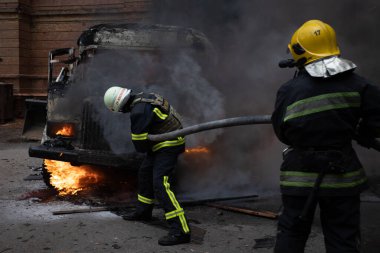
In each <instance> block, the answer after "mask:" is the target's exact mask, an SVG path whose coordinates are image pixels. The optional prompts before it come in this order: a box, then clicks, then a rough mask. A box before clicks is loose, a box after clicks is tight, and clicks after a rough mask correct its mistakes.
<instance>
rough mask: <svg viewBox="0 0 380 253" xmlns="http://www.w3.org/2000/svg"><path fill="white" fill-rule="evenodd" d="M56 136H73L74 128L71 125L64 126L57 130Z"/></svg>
mask: <svg viewBox="0 0 380 253" xmlns="http://www.w3.org/2000/svg"><path fill="white" fill-rule="evenodd" d="M55 134H56V135H62V136H73V135H74V128H73V126H72V125H68V124H67V125H64V126H63V127H62V128H61V129H59V130H58V131H57V132H56V133H55Z"/></svg>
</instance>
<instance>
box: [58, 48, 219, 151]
mask: <svg viewBox="0 0 380 253" xmlns="http://www.w3.org/2000/svg"><path fill="white" fill-rule="evenodd" d="M173 51H176V49H173ZM173 51H172V52H160V55H159V56H157V54H158V52H154V53H141V52H137V51H130V50H120V49H119V50H106V51H99V52H98V53H97V54H96V55H95V57H93V58H91V59H89V60H88V61H87V62H83V63H81V65H79V66H78V68H77V69H76V71H75V73H74V76H73V78H72V84H71V86H70V88H69V90H68V92H67V94H66V95H65V97H66V98H67V99H64V100H60V101H59V104H58V105H57V106H56V110H55V112H56V113H57V114H61V115H63V114H69V115H73V114H75V115H78V117H80V114H81V111H82V107H83V104H84V103H86V102H90V104H91V106H92V109H93V110H92V111H91V112H92V115H91V117H92V119H93V120H94V121H95V122H97V124H99V125H100V127H101V128H102V130H103V135H104V138H105V139H106V141H107V142H108V144H109V145H110V148H111V150H112V151H113V152H114V153H116V154H124V153H128V152H133V151H134V149H133V145H132V141H131V137H130V130H129V129H130V119H129V115H128V114H124V113H112V112H110V111H109V110H107V109H106V107H105V106H104V103H103V95H104V93H105V91H106V90H107V89H108V88H109V87H111V86H121V87H125V88H129V89H132V91H133V92H134V93H135V94H136V93H139V92H153V93H157V94H160V95H162V96H164V97H165V98H166V99H168V100H169V103H170V104H171V105H173V106H174V108H176V110H177V111H178V112H179V113H180V115H181V117H182V118H183V124H184V126H188V125H192V124H195V123H198V122H205V121H207V120H215V119H220V118H223V117H224V108H223V103H224V100H223V96H222V94H221V93H220V92H219V91H218V90H217V89H215V87H213V86H212V85H211V84H210V83H209V82H208V80H207V79H206V78H204V77H203V73H202V68H201V67H200V65H199V63H198V62H197V61H196V60H195V59H194V58H193V57H192V56H191V55H190V54H189V53H188V52H185V51H183V52H182V51H179V52H173ZM74 112H75V113H74ZM219 133H220V131H214V132H213V133H211V134H208V135H204V136H203V137H202V135H198V136H191V137H189V138H188V141H187V143H188V144H189V145H191V146H197V145H205V144H208V143H211V142H213V141H214V140H215V138H216V136H217V135H218V134H219Z"/></svg>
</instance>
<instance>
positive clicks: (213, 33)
mask: <svg viewBox="0 0 380 253" xmlns="http://www.w3.org/2000/svg"><path fill="white" fill-rule="evenodd" d="M379 7H380V4H379V3H378V2H377V1H375V0H370V1H356V0H347V1H344V3H343V1H327V0H321V1H303V0H295V1H280V0H269V1H258V0H218V1H215V0H183V1H175V0H157V1H154V5H153V10H152V20H153V21H154V22H157V23H162V24H171V25H180V26H185V27H192V28H195V29H198V30H200V31H202V32H203V33H205V34H206V36H207V37H208V38H209V39H210V40H211V42H212V43H213V45H214V47H215V49H216V53H217V56H218V63H217V65H216V66H215V67H214V71H211V80H212V84H213V85H214V86H215V87H216V88H217V89H218V90H219V91H220V92H221V93H222V94H223V95H224V96H225V111H226V116H227V117H234V116H241V115H253V114H270V113H271V112H272V111H273V107H274V101H275V96H276V92H277V89H278V88H279V87H280V85H281V84H283V83H285V82H286V81H288V80H289V79H291V78H292V77H293V74H294V70H284V69H279V68H278V67H277V66H278V62H279V61H280V60H282V59H286V58H290V57H291V56H290V55H287V54H286V48H287V44H288V42H289V41H290V37H291V35H292V34H293V32H294V31H295V30H296V29H297V28H298V27H299V26H300V25H301V24H303V23H304V22H305V21H307V20H310V19H320V20H323V21H325V22H327V23H329V24H330V25H332V26H333V27H334V28H335V30H336V32H337V37H338V43H339V46H340V49H341V51H342V56H343V57H344V58H347V59H350V60H352V61H354V62H355V63H356V64H357V65H358V66H359V67H358V69H357V72H358V73H359V74H362V75H364V76H366V77H367V78H369V79H370V80H373V81H374V82H379V81H380V74H379V73H378V71H377V70H376V69H377V64H376V61H377V60H378V59H379V56H380V55H379V54H380V51H379V50H377V45H379V42H380V35H379V33H378V32H377V31H376V29H377V27H378V25H379V23H380V20H379V19H378V17H379V14H380V13H379V11H380V8H379ZM283 147H284V145H282V144H281V143H279V141H278V140H277V139H276V137H275V136H274V133H273V130H272V129H271V127H270V126H248V127H236V128H233V129H228V130H224V131H223V133H222V134H221V135H220V136H218V139H217V140H216V142H215V143H214V145H213V146H212V148H213V151H214V152H213V154H212V155H211V157H210V159H211V160H212V161H209V160H207V159H206V158H204V157H202V158H198V161H194V159H195V160H196V159H197V158H194V159H192V161H189V159H187V158H186V157H184V158H183V163H184V164H185V167H186V170H185V171H183V172H181V173H183V175H180V177H181V187H183V189H184V191H185V192H192V193H194V194H205V195H207V194H225V193H229V194H233V192H238V193H239V194H241V193H244V192H246V193H252V192H260V193H261V194H262V193H264V192H268V191H269V192H271V191H277V190H278V184H279V176H278V175H279V167H280V163H281V160H282V157H281V150H282V148H283ZM360 153H361V152H360ZM361 158H362V160H363V164H364V165H365V167H366V168H367V170H368V171H369V172H370V174H371V173H373V171H374V168H375V167H376V164H378V163H379V158H376V159H375V158H373V157H372V159H368V158H367V157H365V156H363V157H361ZM199 168H202V169H199Z"/></svg>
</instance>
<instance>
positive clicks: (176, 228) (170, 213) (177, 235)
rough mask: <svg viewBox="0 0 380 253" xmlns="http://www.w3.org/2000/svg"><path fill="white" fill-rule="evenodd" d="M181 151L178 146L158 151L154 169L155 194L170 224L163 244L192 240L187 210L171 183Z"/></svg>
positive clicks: (162, 239) (160, 241) (162, 240)
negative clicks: (179, 201) (182, 205)
mask: <svg viewBox="0 0 380 253" xmlns="http://www.w3.org/2000/svg"><path fill="white" fill-rule="evenodd" d="M179 154H180V152H178V149H176V148H170V149H165V150H162V151H159V152H157V154H156V156H155V163H154V169H153V183H154V190H155V196H156V198H157V200H158V201H160V203H161V205H162V207H163V208H164V210H165V218H166V220H167V222H168V224H169V226H170V232H169V235H168V236H165V237H163V238H161V239H160V240H159V244H161V245H174V244H179V243H187V242H189V241H190V229H189V225H188V223H187V220H186V217H185V212H184V210H183V208H182V207H181V205H180V204H179V203H178V201H177V198H176V196H175V194H174V192H173V189H172V187H171V185H170V183H171V175H172V173H173V170H174V167H175V165H176V163H177V158H178V155H179Z"/></svg>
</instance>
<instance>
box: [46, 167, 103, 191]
mask: <svg viewBox="0 0 380 253" xmlns="http://www.w3.org/2000/svg"><path fill="white" fill-rule="evenodd" d="M44 164H45V166H46V169H47V171H48V172H50V173H51V176H50V183H51V185H52V186H54V188H55V189H57V190H58V191H59V195H61V196H65V195H75V194H77V193H78V192H80V191H82V190H84V189H86V188H89V187H91V186H93V185H95V184H97V183H99V182H100V181H101V180H102V179H103V178H104V175H102V174H101V173H99V172H98V171H96V170H95V169H94V167H92V166H89V165H81V166H72V165H71V164H70V163H68V162H62V161H55V160H45V161H44Z"/></svg>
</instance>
